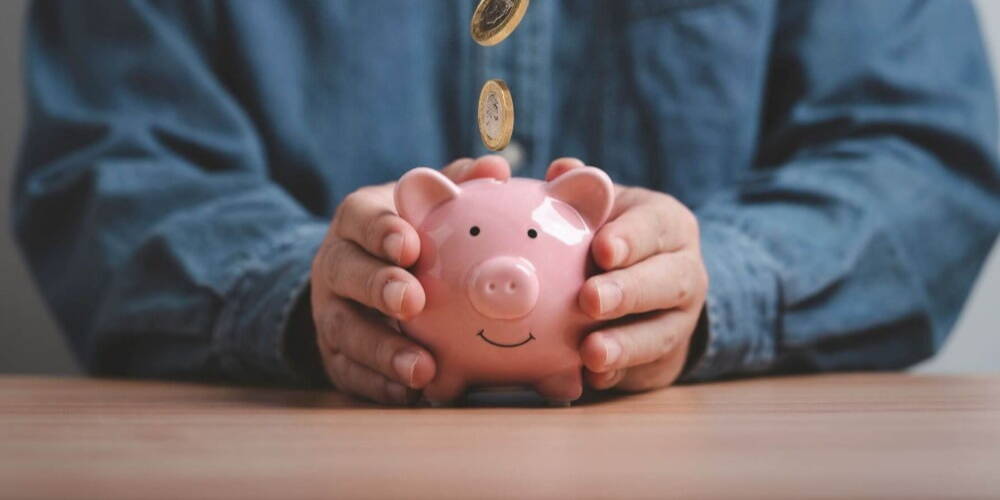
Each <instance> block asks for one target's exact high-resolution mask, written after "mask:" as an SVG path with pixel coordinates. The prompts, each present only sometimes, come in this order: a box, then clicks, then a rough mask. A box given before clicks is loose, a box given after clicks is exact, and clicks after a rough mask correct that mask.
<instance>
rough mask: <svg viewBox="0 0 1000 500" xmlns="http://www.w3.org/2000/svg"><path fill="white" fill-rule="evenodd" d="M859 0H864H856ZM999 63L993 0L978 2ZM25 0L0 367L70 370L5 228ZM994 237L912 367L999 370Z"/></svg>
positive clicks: (2, 139) (2, 155)
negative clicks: (965, 297)
mask: <svg viewBox="0 0 1000 500" xmlns="http://www.w3.org/2000/svg"><path fill="white" fill-rule="evenodd" d="M862 1H865V0H862ZM977 5H978V6H979V8H980V12H981V14H982V19H983V29H984V31H985V32H986V34H987V38H988V42H989V45H990V49H991V53H992V59H993V67H994V68H1000V1H995V0H982V1H980V2H977ZM24 8H25V1H24V0H4V1H0V106H2V108H0V109H3V110H4V112H5V113H6V119H5V120H2V121H0V162H2V163H0V165H2V171H0V373H4V372H8V373H10V372H19V373H29V372H30V373H43V372H44V373H74V372H75V371H76V365H75V363H74V362H73V360H72V358H71V356H70V354H69V352H68V351H67V349H66V347H65V345H64V344H63V342H62V339H61V338H60V337H59V335H58V333H57V329H56V325H55V323H54V322H53V321H52V319H51V318H50V316H49V315H48V314H47V312H46V310H45V307H44V306H43V305H42V303H41V302H40V300H39V298H38V293H37V291H36V289H35V286H34V285H33V284H32V282H31V279H30V277H29V276H28V274H27V272H26V271H25V268H24V266H23V264H22V262H21V260H20V257H19V256H18V254H17V251H16V250H15V248H14V245H13V242H12V241H11V234H10V227H9V222H10V212H9V207H8V205H9V197H8V194H9V191H10V187H11V176H12V174H13V164H14V157H15V153H16V148H17V143H18V141H19V134H20V129H21V124H22V120H23V110H22V109H21V106H22V102H21V90H22V89H21V81H20V46H21V36H22V31H23V26H22V16H23V12H24ZM998 248H1000V245H997V246H995V247H994V251H993V254H992V256H991V258H990V260H989V262H988V263H987V265H986V270H985V271H984V273H983V275H982V276H981V277H980V279H979V281H978V283H977V284H976V287H975V289H974V291H973V293H972V296H971V298H970V300H969V302H968V304H967V305H966V308H965V311H964V312H963V314H962V317H961V319H960V320H959V322H958V325H957V327H956V330H955V332H954V333H953V334H952V337H951V339H950V340H949V343H948V345H946V346H945V349H944V351H943V352H942V353H941V354H940V355H939V356H937V357H936V358H935V359H933V360H931V361H929V362H927V363H924V364H923V365H922V366H920V367H918V370H921V371H930V372H986V371H991V372H1000V249H998Z"/></svg>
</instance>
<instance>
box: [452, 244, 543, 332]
mask: <svg viewBox="0 0 1000 500" xmlns="http://www.w3.org/2000/svg"><path fill="white" fill-rule="evenodd" d="M467 279H468V285H467V286H468V298H469V300H470V302H471V303H472V304H471V305H472V306H473V307H474V308H475V309H476V311H478V312H479V313H480V314H482V315H483V316H486V317H487V318H493V319H515V318H521V317H524V316H525V315H527V314H528V313H529V312H531V311H532V310H533V309H534V307H535V303H536V302H537V301H538V292H539V290H538V276H537V275H536V274H535V269H534V265H532V263H531V262H530V261H528V260H527V259H523V258H519V257H507V256H503V257H493V258H490V259H487V260H485V261H483V262H481V263H479V264H478V265H477V266H476V267H474V268H472V269H471V270H470V274H469V276H468V278H467Z"/></svg>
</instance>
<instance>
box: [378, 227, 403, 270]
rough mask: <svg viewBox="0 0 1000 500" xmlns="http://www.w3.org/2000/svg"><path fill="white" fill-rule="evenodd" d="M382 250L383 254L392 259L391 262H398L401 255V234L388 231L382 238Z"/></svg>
mask: <svg viewBox="0 0 1000 500" xmlns="http://www.w3.org/2000/svg"><path fill="white" fill-rule="evenodd" d="M382 251H383V252H385V255H386V256H387V257H389V258H390V259H392V261H393V262H397V263H398V262H399V258H400V257H401V256H402V255H403V235H401V234H399V233H390V234H389V235H388V236H386V237H385V239H383V240H382Z"/></svg>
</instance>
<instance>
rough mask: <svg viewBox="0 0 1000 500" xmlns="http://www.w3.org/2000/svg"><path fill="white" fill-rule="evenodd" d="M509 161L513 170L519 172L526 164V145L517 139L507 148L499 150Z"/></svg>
mask: <svg viewBox="0 0 1000 500" xmlns="http://www.w3.org/2000/svg"><path fill="white" fill-rule="evenodd" d="M499 154H500V156H502V157H503V158H504V159H505V160H507V163H510V170H511V172H517V171H518V170H521V167H522V166H524V147H522V146H521V143H519V142H517V141H510V144H508V145H507V147H506V148H503V150H501V151H500V152H499Z"/></svg>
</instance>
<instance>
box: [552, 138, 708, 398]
mask: <svg viewBox="0 0 1000 500" xmlns="http://www.w3.org/2000/svg"><path fill="white" fill-rule="evenodd" d="M582 166H583V163H582V162H581V161H579V160H577V159H572V158H562V159H559V160H556V161H554V162H552V164H551V165H550V166H549V170H548V173H547V174H546V176H545V177H546V180H551V179H553V178H555V177H558V176H559V175H561V174H563V173H565V172H567V171H569V170H571V169H574V168H579V167H582ZM591 252H592V253H593V256H594V260H595V261H596V262H597V265H598V266H600V268H601V269H603V270H604V271H606V272H605V273H604V274H599V275H597V276H593V277H591V278H590V279H588V280H587V282H586V283H584V285H583V288H582V289H581V290H580V296H579V302H580V307H581V308H582V309H583V311H584V312H585V313H587V314H589V315H590V316H592V317H593V318H595V319H601V320H613V321H610V322H608V323H606V324H605V325H603V326H602V327H601V328H600V329H599V330H597V331H595V332H592V333H590V334H589V335H588V336H587V337H586V338H584V340H583V343H582V344H581V346H580V355H581V357H582V358H583V364H584V367H585V370H584V378H585V379H586V381H587V383H588V384H589V385H590V386H591V387H593V388H595V389H609V388H612V387H614V388H618V389H622V390H626V391H644V390H649V389H655V388H660V387H666V386H668V385H670V384H671V383H673V382H674V380H676V379H677V377H678V376H679V375H680V371H681V369H682V368H683V367H684V362H685V359H686V358H687V352H688V346H689V344H690V340H691V335H692V333H693V332H694V330H695V327H696V326H697V324H698V318H699V316H700V315H701V311H702V308H703V307H704V305H705V295H706V293H707V291H708V274H707V272H706V271H705V265H704V263H703V262H702V257H701V249H700V246H699V239H698V221H697V219H696V218H695V216H694V214H693V213H691V211H690V210H688V209H687V207H685V206H684V205H683V204H682V203H680V202H679V201H677V200H676V199H674V198H673V197H671V196H668V195H666V194H663V193H658V192H655V191H650V190H648V189H643V188H635V187H624V186H615V205H614V207H613V208H612V211H611V215H610V217H609V218H608V222H607V223H606V224H605V225H604V226H603V227H601V229H600V230H598V232H597V234H596V235H595V236H594V240H593V242H592V243H591Z"/></svg>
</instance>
